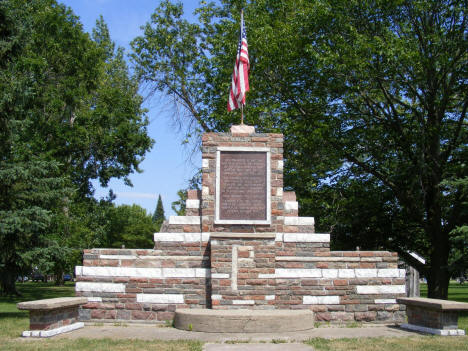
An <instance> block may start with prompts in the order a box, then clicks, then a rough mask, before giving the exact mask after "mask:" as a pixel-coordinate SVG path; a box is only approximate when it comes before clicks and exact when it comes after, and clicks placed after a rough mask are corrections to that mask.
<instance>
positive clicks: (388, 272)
mask: <svg viewBox="0 0 468 351" xmlns="http://www.w3.org/2000/svg"><path fill="white" fill-rule="evenodd" d="M399 276H400V272H399V271H398V269H397V268H390V269H388V268H385V269H379V271H378V277H379V278H398V277H399Z"/></svg>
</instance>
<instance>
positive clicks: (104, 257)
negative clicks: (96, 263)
mask: <svg viewBox="0 0 468 351" xmlns="http://www.w3.org/2000/svg"><path fill="white" fill-rule="evenodd" d="M99 258H100V259H101V260H136V259H137V256H134V255H99Z"/></svg>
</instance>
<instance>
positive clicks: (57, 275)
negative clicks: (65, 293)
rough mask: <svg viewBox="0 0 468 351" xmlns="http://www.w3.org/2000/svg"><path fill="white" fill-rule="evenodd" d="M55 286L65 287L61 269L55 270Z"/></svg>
mask: <svg viewBox="0 0 468 351" xmlns="http://www.w3.org/2000/svg"><path fill="white" fill-rule="evenodd" d="M54 273H55V285H57V286H62V285H65V282H64V280H63V269H57V270H56V271H55V272H54Z"/></svg>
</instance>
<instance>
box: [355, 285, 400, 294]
mask: <svg viewBox="0 0 468 351" xmlns="http://www.w3.org/2000/svg"><path fill="white" fill-rule="evenodd" d="M356 292H357V293H358V294H361V295H375V294H404V293H405V292H406V289H405V286H404V285H358V286H356Z"/></svg>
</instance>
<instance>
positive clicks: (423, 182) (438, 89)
mask: <svg viewBox="0 0 468 351" xmlns="http://www.w3.org/2000/svg"><path fill="white" fill-rule="evenodd" d="M241 8H244V9H245V21H246V24H247V33H248V42H249V56H250V62H251V75H250V86H251V91H250V92H249V93H248V95H247V104H248V105H247V106H246V109H245V114H246V116H245V120H246V123H248V124H251V125H256V126H257V131H259V132H262V131H268V132H282V133H284V135H285V149H284V155H285V179H284V182H285V186H286V187H287V188H292V189H294V190H296V192H297V194H298V198H299V201H300V205H301V214H302V215H315V216H317V219H318V220H317V229H318V230H332V238H333V243H332V244H333V245H334V247H340V248H355V247H356V246H360V247H361V248H363V249H380V248H383V249H390V250H396V251H398V252H399V254H400V255H401V256H402V257H403V258H404V259H405V260H407V261H408V262H409V263H410V264H412V265H414V266H416V267H417V268H418V269H419V270H420V271H421V273H422V274H423V275H424V276H426V277H427V279H428V282H429V296H430V297H441V298H446V297H447V287H448V282H449V278H450V275H451V274H452V273H453V272H454V271H455V270H458V269H459V268H457V266H458V263H460V262H463V261H464V262H466V261H468V259H467V256H466V250H464V247H466V236H464V235H461V236H460V233H462V232H464V229H463V228H464V227H465V226H466V211H467V203H466V181H463V180H464V179H466V177H467V167H466V164H465V163H466V159H468V154H467V153H468V148H467V144H468V130H467V125H466V110H467V108H468V99H467V95H466V91H467V87H466V74H467V65H466V62H467V59H468V57H467V55H468V54H467V52H468V50H467V49H468V48H467V38H466V30H467V22H466V4H465V3H464V1H435V0H434V1H372V2H369V1H354V0H353V1H327V0H320V1H313V2H311V1H291V0H258V1H254V2H246V1H241V0H239V1H222V2H221V4H219V5H215V4H213V3H210V4H206V3H202V4H201V7H200V8H199V9H197V10H196V14H197V15H198V23H195V24H194V23H189V22H188V21H186V20H184V19H182V11H183V10H182V6H181V5H175V4H172V3H171V2H170V1H164V2H162V3H161V4H160V6H159V7H158V8H157V9H156V11H155V12H154V14H153V15H152V18H151V21H150V22H149V23H148V24H147V25H146V26H145V29H144V35H143V36H141V37H138V38H136V39H135V40H134V42H133V48H134V54H133V58H134V60H135V62H136V64H137V72H138V74H139V76H140V77H141V79H142V80H144V81H145V82H147V83H148V84H150V85H151V87H152V88H153V89H154V90H155V91H159V92H162V93H166V94H168V95H169V96H171V97H174V101H175V103H176V104H178V107H179V108H180V109H181V110H182V111H183V113H185V114H188V115H189V120H188V123H189V124H190V123H193V122H194V121H197V122H199V123H198V126H199V127H201V128H202V129H203V130H205V131H226V130H227V128H228V126H229V125H230V124H231V123H238V120H239V118H238V116H237V114H236V113H235V112H234V113H228V112H227V111H226V102H227V96H228V88H229V84H230V75H231V73H232V64H233V61H234V57H235V49H236V44H237V31H238V23H239V15H240V9H241ZM178 111H180V110H178ZM193 135H194V136H197V134H195V133H194V134H193ZM460 240H461V241H460ZM459 245H462V247H463V249H458V247H459ZM463 245H464V246H463ZM410 251H415V252H417V253H419V254H420V255H422V256H424V257H425V258H426V264H425V265H422V264H420V263H419V262H418V261H416V260H414V259H413V258H412V256H410V255H409V254H408V252H410Z"/></svg>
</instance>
